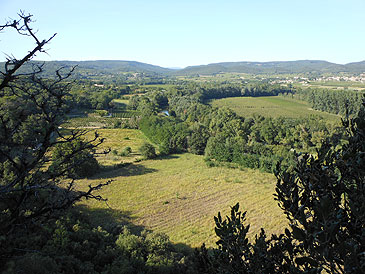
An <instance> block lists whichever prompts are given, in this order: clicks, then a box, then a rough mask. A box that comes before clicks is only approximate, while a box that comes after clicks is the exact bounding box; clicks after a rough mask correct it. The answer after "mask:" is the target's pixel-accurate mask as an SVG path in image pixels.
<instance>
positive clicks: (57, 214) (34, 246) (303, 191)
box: [0, 13, 365, 273]
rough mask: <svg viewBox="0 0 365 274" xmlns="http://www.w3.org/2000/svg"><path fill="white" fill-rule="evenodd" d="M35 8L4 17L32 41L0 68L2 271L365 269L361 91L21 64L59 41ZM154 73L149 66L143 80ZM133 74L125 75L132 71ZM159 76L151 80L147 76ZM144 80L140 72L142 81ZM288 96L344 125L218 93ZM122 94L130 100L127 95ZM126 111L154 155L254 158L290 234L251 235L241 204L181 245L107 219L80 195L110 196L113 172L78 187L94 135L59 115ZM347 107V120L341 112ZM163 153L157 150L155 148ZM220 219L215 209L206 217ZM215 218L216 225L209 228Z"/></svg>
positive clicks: (230, 161) (90, 159)
mask: <svg viewBox="0 0 365 274" xmlns="http://www.w3.org/2000/svg"><path fill="white" fill-rule="evenodd" d="M31 23H32V16H31V15H27V14H24V13H21V14H20V17H19V19H18V20H15V21H14V22H13V21H11V22H8V23H5V24H4V25H1V26H0V31H1V30H5V31H8V30H9V29H15V30H16V31H17V32H18V33H19V34H27V35H28V36H29V37H30V39H33V40H34V42H35V47H34V49H33V50H31V51H30V52H29V54H28V55H26V56H25V57H23V58H22V59H12V58H10V59H9V60H8V61H7V62H6V63H5V64H4V68H5V69H4V70H1V78H0V103H1V104H0V121H1V123H0V223H1V225H0V231H1V235H0V262H1V263H0V270H1V271H2V272H3V273H323V272H327V273H364V272H365V255H364V254H365V244H364V243H365V227H364V224H365V208H364V205H365V185H364V183H365V180H364V179H365V173H364V172H365V168H364V167H365V158H364V151H365V147H364V144H365V140H364V138H365V120H364V119H365V112H364V106H362V104H361V100H362V98H363V94H362V93H361V92H356V91H349V90H344V91H328V90H325V89H321V90H315V89H299V88H293V87H289V86H282V85H278V84H269V83H257V82H252V83H202V82H193V81H190V82H186V81H180V80H179V81H175V80H174V79H170V80H163V81H158V83H162V82H163V83H169V84H168V85H166V86H163V87H161V86H153V85H151V88H146V86H145V85H141V81H142V82H143V80H141V79H136V81H135V82H134V84H133V85H131V84H126V83H123V84H120V85H119V84H116V82H114V83H113V81H110V82H104V81H103V82H97V83H95V81H94V80H95V78H94V77H95V75H93V76H92V77H91V79H77V80H76V81H73V80H71V78H70V77H71V75H72V74H73V73H74V70H75V69H76V68H70V69H69V70H68V71H67V70H65V69H62V70H57V69H56V70H55V72H54V74H53V75H50V74H42V73H41V72H43V71H44V68H43V66H42V65H41V64H39V65H36V66H33V70H32V71H29V70H27V69H25V70H24V71H25V72H24V71H21V72H20V71H19V69H20V68H21V67H22V66H23V65H24V64H26V63H27V62H28V61H30V60H31V59H32V58H33V56H34V55H35V54H36V53H40V52H42V51H43V47H44V46H45V45H46V44H47V43H48V42H49V41H51V40H52V39H53V37H54V36H52V37H50V38H49V39H45V40H40V39H38V38H37V36H36V35H35V34H34V33H33V31H32V28H31V27H30V24H31ZM147 80H148V81H150V80H151V79H150V78H149V77H148V79H147ZM128 81H130V80H128ZM151 81H152V82H153V80H151ZM144 84H145V83H144ZM277 95H283V96H290V97H294V98H297V99H302V100H306V101H308V102H309V103H310V104H311V106H312V107H313V108H315V109H318V110H322V111H328V112H333V113H336V114H345V116H343V122H342V124H341V125H337V124H332V123H328V122H327V121H325V120H324V119H322V118H320V117H318V116H312V117H309V118H301V119H294V118H286V117H279V118H267V117H263V116H258V115H257V116H254V117H241V116H238V115H237V114H236V113H235V112H233V111H232V110H230V109H229V108H214V107H212V106H211V105H210V104H209V101H210V100H213V99H219V98H226V97H242V96H277ZM115 99H124V100H128V105H124V104H118V103H116V101H114V100H115ZM80 110H82V111H89V112H91V111H96V112H97V111H99V114H100V115H101V116H103V115H104V114H106V115H108V116H110V117H112V118H113V115H109V114H112V113H118V112H119V113H127V112H128V113H131V116H130V117H131V118H123V119H121V120H116V121H118V122H116V123H114V124H113V127H114V128H121V127H130V128H138V129H140V130H141V131H142V132H143V133H144V135H145V136H146V137H147V138H148V140H149V141H150V144H145V145H143V146H142V147H141V153H142V154H143V155H144V156H145V157H146V158H155V157H158V156H163V155H168V154H172V153H181V152H190V153H194V154H199V155H204V159H205V161H206V163H207V165H208V166H215V165H228V166H230V167H241V168H253V169H260V170H262V171H264V172H271V173H274V174H275V176H276V178H277V185H276V193H275V199H276V200H277V202H278V204H279V206H280V207H281V208H282V210H283V212H284V214H285V215H286V217H287V220H288V227H287V228H286V229H285V231H284V232H283V233H282V234H279V235H271V236H268V235H266V233H265V231H264V229H262V231H261V233H260V234H259V235H256V237H255V240H253V241H252V240H249V239H248V238H247V233H248V231H249V228H250V226H249V224H247V223H246V221H245V215H246V213H245V212H241V211H240V205H239V204H236V205H232V208H231V214H230V216H226V217H225V218H224V217H223V216H221V214H220V213H218V214H217V216H216V217H215V219H214V221H215V232H216V235H217V237H218V241H217V247H216V248H213V249H207V248H206V247H205V246H204V245H203V246H202V247H201V248H198V249H196V250H194V251H192V250H189V249H179V248H178V247H177V246H175V245H174V244H173V243H171V242H170V241H169V239H168V237H167V236H166V235H164V234H158V233H153V232H150V231H141V232H140V233H132V232H131V231H130V230H129V229H128V228H127V226H123V225H121V224H118V223H117V222H113V221H111V222H110V225H109V226H107V227H101V226H99V225H97V224H95V223H94V222H93V220H91V219H90V218H88V210H89V209H87V208H84V207H82V206H80V205H76V202H78V201H80V200H82V199H96V200H99V201H100V202H102V201H104V200H105V199H104V197H101V196H99V195H98V194H97V190H99V189H100V188H107V187H108V185H109V184H110V183H112V182H110V181H108V180H105V181H104V182H102V183H99V184H97V185H89V187H88V189H78V188H77V179H79V178H85V177H86V178H87V177H89V176H92V175H93V174H92V173H97V172H98V170H99V168H100V166H99V163H98V162H97V160H96V159H95V155H96V154H97V153H108V151H104V152H100V151H98V152H97V148H98V147H99V146H100V144H102V143H103V142H104V139H103V138H100V137H99V135H98V133H97V132H96V133H95V134H94V138H93V139H92V140H87V139H86V138H85V134H86V131H85V130H84V129H77V128H76V129H75V128H69V129H67V130H63V128H62V126H63V125H64V123H65V122H67V121H68V119H70V117H71V115H72V114H73V113H76V112H78V111H80ZM346 114H351V115H352V116H351V117H348V116H346ZM156 150H157V152H156ZM212 221H213V220H212ZM213 225H214V223H213V222H212V226H213Z"/></svg>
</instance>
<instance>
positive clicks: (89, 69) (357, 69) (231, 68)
mask: <svg viewBox="0 0 365 274" xmlns="http://www.w3.org/2000/svg"><path fill="white" fill-rule="evenodd" d="M32 62H33V63H40V61H32ZM72 66H77V67H78V69H77V71H76V72H75V74H76V75H77V76H81V77H88V76H99V75H117V74H121V73H126V72H132V73H146V74H150V75H151V74H152V75H154V74H155V75H160V76H192V75H213V74H218V73H249V74H299V73H315V74H324V73H340V72H347V73H364V72H365V61H362V62H355V63H349V64H346V65H341V64H335V63H331V62H327V61H320V60H299V61H278V62H222V63H212V64H208V65H200V66H189V67H186V68H183V69H171V68H164V67H160V66H155V65H150V64H146V63H141V62H136V61H118V60H98V61H47V62H45V71H46V72H47V71H51V72H54V71H55V70H56V69H58V68H60V67H72ZM3 68H4V62H0V71H2V70H3Z"/></svg>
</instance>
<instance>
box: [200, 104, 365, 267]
mask: <svg viewBox="0 0 365 274" xmlns="http://www.w3.org/2000/svg"><path fill="white" fill-rule="evenodd" d="M343 123H344V126H345V128H346V129H347V138H348V142H347V143H346V144H343V145H342V147H341V148H338V147H337V146H336V145H333V144H337V140H327V141H326V142H325V143H324V145H323V146H322V147H321V149H320V150H319V151H318V156H316V157H315V156H313V155H311V154H302V155H297V156H298V159H297V164H296V168H295V170H294V171H281V172H278V173H276V176H277V178H278V182H277V186H276V200H277V201H278V202H279V205H280V207H281V208H282V209H283V210H284V213H285V214H286V216H287V218H288V220H289V224H290V228H287V229H285V233H283V234H280V235H278V236H276V235H272V236H271V238H270V239H266V235H265V232H264V231H263V230H262V232H261V234H260V235H258V236H256V241H255V242H254V243H250V242H249V241H248V240H247V238H246V234H247V232H248V228H249V226H245V225H244V224H243V223H244V221H245V220H244V217H245V214H246V213H241V212H240V211H239V205H238V204H237V205H235V206H234V207H232V209H231V216H227V217H226V219H225V220H223V219H222V217H221V216H220V214H218V217H215V222H216V229H215V230H216V234H217V236H218V237H219V240H218V242H217V244H218V249H215V250H213V252H212V253H211V254H210V253H208V252H207V250H206V249H205V247H204V246H203V247H202V249H201V251H200V252H198V253H197V263H198V265H199V266H200V268H201V272H202V273H212V272H215V273H323V271H325V273H365V244H364V243H365V157H364V155H365V111H364V108H362V110H361V111H360V113H359V115H358V117H357V118H355V119H352V120H345V121H344V122H343Z"/></svg>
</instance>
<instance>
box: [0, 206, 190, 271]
mask: <svg viewBox="0 0 365 274" xmlns="http://www.w3.org/2000/svg"><path fill="white" fill-rule="evenodd" d="M3 243H4V244H6V246H4V245H2V246H1V249H4V248H5V247H6V248H12V247H16V248H18V250H19V251H18V252H19V254H22V253H23V254H22V255H21V256H14V257H13V258H10V259H9V260H8V261H7V262H6V263H5V264H3V265H1V266H0V270H1V271H3V272H2V273H9V274H10V273H39V274H44V273H55V274H56V273H57V274H58V273H151V274H152V273H186V272H187V271H188V266H185V265H184V264H182V263H181V262H180V260H181V259H182V258H184V259H185V260H186V259H188V258H187V255H188V254H187V253H182V252H179V251H178V250H177V249H176V248H175V247H174V246H173V245H172V243H171V242H170V240H169V238H168V237H167V236H166V235H164V234H158V233H156V234H155V233H151V232H146V231H143V232H142V233H141V234H140V235H136V234H133V233H132V232H130V230H129V229H127V228H126V227H121V226H119V225H117V224H114V223H113V224H110V225H109V228H108V230H105V229H104V228H102V227H100V226H99V227H93V226H91V224H90V221H89V220H88V219H87V218H85V217H83V215H80V213H77V211H76V210H72V211H69V212H68V213H67V214H65V215H64V216H62V217H60V218H59V219H56V220H55V219H51V220H48V221H45V222H43V224H42V226H39V227H36V228H35V227H34V228H32V229H30V230H28V231H27V234H22V231H21V230H19V229H18V230H17V231H16V233H13V234H11V235H10V236H9V238H8V239H6V242H3ZM20 250H22V253H21V252H20ZM191 273H193V272H191Z"/></svg>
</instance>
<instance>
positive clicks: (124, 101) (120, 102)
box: [113, 99, 129, 105]
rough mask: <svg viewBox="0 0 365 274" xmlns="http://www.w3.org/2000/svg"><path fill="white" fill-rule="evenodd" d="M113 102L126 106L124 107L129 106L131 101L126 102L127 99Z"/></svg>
mask: <svg viewBox="0 0 365 274" xmlns="http://www.w3.org/2000/svg"><path fill="white" fill-rule="evenodd" d="M113 102H115V103H117V104H124V105H128V104H129V100H126V99H113Z"/></svg>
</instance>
